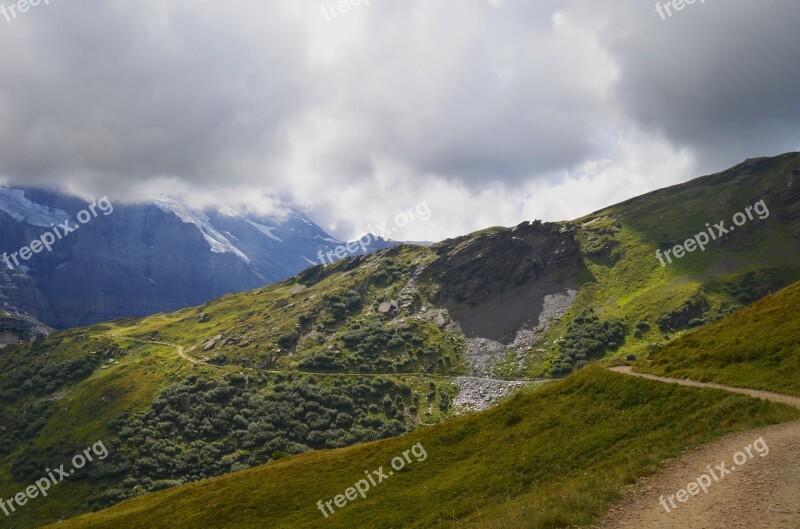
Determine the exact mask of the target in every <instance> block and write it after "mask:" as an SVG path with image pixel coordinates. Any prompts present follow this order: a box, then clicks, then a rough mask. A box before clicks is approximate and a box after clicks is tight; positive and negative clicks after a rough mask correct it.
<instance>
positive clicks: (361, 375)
mask: <svg viewBox="0 0 800 529" xmlns="http://www.w3.org/2000/svg"><path fill="white" fill-rule="evenodd" d="M111 336H112V337H114V338H118V339H120V340H129V341H131V342H139V343H152V344H156V345H166V346H169V347H174V348H175V349H176V351H177V353H178V356H180V357H181V358H183V359H184V360H187V361H189V362H191V363H192V364H195V365H204V366H209V367H214V368H217V369H219V368H220V367H221V366H217V365H214V364H209V363H208V362H204V361H202V360H197V359H196V358H192V357H191V356H189V355H187V354H186V352H185V351H184V349H183V347H181V346H180V345H178V344H175V343H169V342H158V341H155V340H141V339H139V338H131V337H128V336H119V335H118V334H111ZM261 372H263V373H272V374H278V375H285V374H287V373H296V374H300V375H310V376H319V377H341V376H343V377H357V378H369V377H391V376H412V377H425V378H438V379H443V380H450V381H453V380H456V379H463V380H469V381H476V382H496V383H504V384H513V385H522V384H531V383H537V384H538V383H543V382H548V380H545V379H528V380H504V379H497V378H481V377H466V376H457V375H454V376H450V375H436V374H433V373H402V372H400V373H336V372H332V373H323V372H316V371H299V370H282V371H281V370H275V369H264V370H261Z"/></svg>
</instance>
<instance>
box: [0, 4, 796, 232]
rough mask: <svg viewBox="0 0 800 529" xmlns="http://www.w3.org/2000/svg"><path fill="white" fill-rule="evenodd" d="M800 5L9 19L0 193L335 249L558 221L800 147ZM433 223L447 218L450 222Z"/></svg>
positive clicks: (297, 7) (245, 10) (261, 8)
mask: <svg viewBox="0 0 800 529" xmlns="http://www.w3.org/2000/svg"><path fill="white" fill-rule="evenodd" d="M798 15H800V5H798V4H797V3H796V2H794V1H793V0H765V1H764V2H760V3H758V4H755V3H753V2H749V1H745V0H726V2H724V3H722V2H707V3H706V4H699V3H698V4H695V5H693V6H690V7H687V9H685V10H684V11H682V12H680V13H677V14H676V16H674V17H672V18H670V19H669V20H666V21H665V20H661V18H660V17H659V16H658V15H657V13H656V12H655V10H654V9H653V6H652V5H651V4H650V3H647V2H645V3H642V2H639V1H634V0H571V1H569V2H568V3H567V4H565V3H564V2H562V1H556V0H542V1H539V2H526V1H523V0H505V1H500V0H467V1H464V0H439V1H437V2H429V1H425V0H408V1H406V2H385V1H381V2H379V1H372V2H370V4H368V5H367V4H364V3H362V4H361V5H360V6H358V7H353V8H351V9H350V10H348V11H347V12H346V13H339V14H338V15H337V17H336V18H335V19H332V20H329V17H326V16H324V15H323V14H322V12H321V6H320V4H319V3H315V2H309V1H307V0H281V1H278V0H269V1H266V2H265V1H264V0H258V1H257V0H231V1H229V2H224V3H223V2H210V1H207V0H203V1H197V0H142V1H140V2H135V3H132V2H126V1H122V0H102V1H101V0H85V1H84V2H81V3H78V4H76V3H69V2H58V1H53V2H51V4H50V6H40V7H39V8H38V9H35V10H30V11H29V12H27V13H25V14H24V16H22V17H20V18H19V19H17V20H13V21H11V22H5V21H4V20H2V19H0V25H2V26H3V27H2V29H3V32H2V33H0V46H2V47H3V49H4V50H13V52H7V53H4V54H2V56H0V71H2V72H3V75H2V77H0V175H2V176H3V177H5V178H6V179H7V180H10V181H13V182H15V183H21V184H28V185H31V184H46V185H56V186H60V187H63V188H65V189H69V190H72V191H75V192H78V193H82V194H94V195H97V196H101V195H109V196H114V197H116V198H117V200H124V199H126V200H141V199H145V198H149V197H153V196H157V195H160V194H161V193H170V194H182V195H184V196H186V197H189V198H190V200H191V201H192V202H193V203H196V204H212V205H215V204H216V205H219V204H222V203H224V204H226V205H231V206H234V207H247V208H250V209H254V210H257V211H261V212H270V211H275V210H276V209H279V207H280V205H279V203H280V202H290V203H293V204H298V205H300V206H302V207H304V208H306V209H307V210H308V211H309V214H310V216H311V217H312V218H313V219H315V220H317V221H319V222H320V223H321V224H322V225H323V226H325V227H328V228H329V229H331V230H332V231H334V232H335V234H336V235H338V236H340V237H350V236H355V235H358V234H359V232H361V231H363V230H365V229H366V227H367V226H369V225H370V224H373V225H374V224H376V223H379V222H381V221H382V219H383V218H385V217H391V216H393V215H395V214H396V213H397V212H398V211H401V210H402V209H403V208H405V207H411V206H413V205H415V204H417V203H419V202H421V201H423V200H426V201H427V202H428V203H429V204H430V205H431V208H432V213H433V217H432V218H431V220H430V221H428V222H426V223H415V224H414V225H411V226H409V227H407V229H405V230H403V231H402V232H401V233H399V234H398V238H408V239H428V240H430V239H436V238H441V237H445V236H452V235H457V234H460V233H464V232H466V231H469V230H471V229H479V228H482V227H485V226H488V225H495V224H514V223H517V222H519V221H522V220H526V219H530V218H535V217H543V218H545V219H548V220H561V219H564V218H569V217H574V216H578V215H581V214H584V213H587V212H589V211H591V210H594V209H598V208H600V207H602V206H604V205H607V204H608V203H611V202H615V201H617V200H622V199H624V198H628V197H629V196H632V194H633V193H639V192H644V191H648V190H652V189H655V188H657V187H660V186H662V185H666V184H668V183H675V182H678V181H681V180H685V179H687V178H689V177H691V176H695V175H696V174H698V171H704V172H705V171H710V170H712V169H722V168H724V167H725V166H726V165H731V164H733V163H736V162H738V161H740V160H741V159H743V158H746V157H750V156H755V155H760V154H772V153H777V152H780V151H785V150H792V149H797V147H798V140H800V138H798V133H797V131H798V130H800V127H798V125H800V123H798V121H800V105H798V104H797V103H798V100H797V99H798V97H797V93H798V90H797V87H798V84H799V83H800V64H798V62H800V58H798V56H797V54H795V53H794V50H796V49H798V44H800V42H798V41H799V40H800V34H799V33H798V32H797V28H796V25H797V24H796V23H797V20H799V19H800V16H798ZM437 210H438V212H439V214H438V215H437Z"/></svg>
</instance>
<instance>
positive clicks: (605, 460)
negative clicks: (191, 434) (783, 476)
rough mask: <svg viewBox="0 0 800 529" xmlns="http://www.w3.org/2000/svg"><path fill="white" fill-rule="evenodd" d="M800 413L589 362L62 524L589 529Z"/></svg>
mask: <svg viewBox="0 0 800 529" xmlns="http://www.w3.org/2000/svg"><path fill="white" fill-rule="evenodd" d="M798 417H800V411H798V410H794V409H791V408H789V407H785V406H781V405H776V404H772V403H768V402H765V401H759V400H755V399H750V398H747V397H744V396H741V395H734V394H728V393H724V392H719V391H711V390H697V389H694V388H685V387H680V386H672V385H667V384H661V383H657V382H651V381H647V380H642V379H635V378H632V377H626V376H624V375H618V374H615V373H610V372H607V371H604V370H603V369H601V368H598V367H589V368H586V369H584V370H582V371H580V372H578V373H575V374H573V375H572V376H570V377H568V378H567V379H565V380H563V381H561V382H556V383H553V384H551V385H549V386H546V387H544V388H541V389H539V390H536V391H529V392H525V393H523V394H518V395H517V396H516V397H514V398H512V399H510V400H509V401H507V402H505V403H504V404H501V405H500V406H498V407H497V408H495V409H492V410H489V411H486V412H483V413H478V414H473V415H469V416H466V417H462V418H459V419H455V420H453V421H448V422H445V423H442V424H439V425H436V426H433V427H430V428H426V429H424V430H419V431H417V432H413V433H410V434H408V435H405V436H401V437H398V438H393V439H387V440H385V441H379V442H374V443H367V444H364V445H358V446H354V447H349V448H344V449H339V450H333V451H320V452H311V453H307V454H303V455H300V456H297V457H292V458H288V459H285V460H281V461H277V462H274V463H270V464H268V465H265V466H261V467H258V468H255V469H250V470H246V471H243V472H238V473H235V474H231V475H228V476H224V477H221V478H214V479H212V480H210V481H205V482H202V483H197V484H191V485H186V486H183V487H178V488H175V489H170V490H167V491H162V492H156V493H153V494H149V495H147V496H144V497H142V498H137V499H135V500H130V501H126V502H123V503H122V504H120V505H117V506H115V507H113V508H111V509H108V510H105V511H102V512H99V513H96V514H92V515H87V516H82V517H79V518H76V519H74V520H67V521H65V522H63V523H60V524H57V525H54V526H53V527H54V528H56V527H57V528H58V529H71V528H73V527H74V528H78V527H80V528H82V529H105V528H108V529H116V528H118V527H125V528H128V529H151V528H152V527H153V524H154V521H156V520H157V524H158V526H159V527H170V528H174V529H182V528H186V529H189V528H194V527H199V526H202V527H205V528H208V529H215V528H219V529H222V528H229V527H237V528H240V529H248V528H253V529H256V528H258V529H260V528H262V527H264V524H265V520H268V521H269V526H270V527H274V528H276V529H280V528H286V529H303V528H309V529H311V528H318V527H322V526H324V527H329V528H331V529H337V528H341V529H352V528H353V527H370V528H374V529H389V528H395V527H425V528H441V529H451V528H452V527H454V526H457V527H469V528H473V529H495V528H499V527H503V528H506V529H522V528H526V529H530V528H553V527H569V526H576V525H585V524H587V523H589V522H591V521H592V520H593V519H595V518H596V517H597V516H599V515H600V514H602V513H604V512H605V510H606V509H607V508H608V507H609V506H610V504H611V503H612V502H613V501H614V500H615V499H616V498H617V497H618V496H619V495H620V493H621V492H622V491H623V489H624V487H625V486H626V485H627V484H630V483H633V482H635V481H636V479H637V478H638V477H639V476H642V475H644V474H648V473H651V472H653V471H654V470H655V469H657V468H658V466H659V464H660V463H661V462H663V461H664V460H665V459H667V458H671V457H675V456H676V455H678V454H679V453H681V452H682V451H684V450H686V449H691V448H692V447H695V446H698V445H700V444H702V443H705V442H708V441H710V440H712V439H714V438H717V437H719V436H721V435H724V434H725V433H727V432H731V431H740V430H747V429H752V428H757V427H763V426H766V425H768V424H773V423H777V422H781V421H785V420H790V419H795V418H798ZM416 443H421V444H422V445H423V446H424V448H425V450H426V452H427V454H428V458H427V460H426V461H424V462H419V463H415V464H414V465H413V466H409V467H407V468H406V469H405V470H403V471H402V472H396V473H395V475H394V477H392V478H391V480H389V481H387V482H386V483H382V484H380V485H379V486H378V487H379V488H376V489H374V490H372V491H370V492H369V494H368V496H367V498H366V499H361V498H359V499H358V500H356V501H353V502H351V503H350V504H349V505H347V506H346V507H345V508H343V509H340V510H338V511H337V512H336V513H335V514H334V515H332V516H330V517H329V518H328V519H323V517H322V514H321V512H320V511H319V510H318V508H317V501H319V500H322V501H326V500H328V499H330V498H332V497H333V496H334V495H336V494H339V493H340V492H341V491H343V490H345V489H346V488H347V487H349V486H351V485H352V484H353V483H354V482H355V481H357V480H359V479H361V478H362V477H363V475H364V470H365V469H377V468H379V467H381V466H382V467H383V468H384V469H385V470H387V471H388V470H389V461H390V460H391V459H392V458H393V457H395V456H397V455H400V454H402V452H403V451H404V450H408V449H409V448H410V447H411V446H412V445H414V444H416Z"/></svg>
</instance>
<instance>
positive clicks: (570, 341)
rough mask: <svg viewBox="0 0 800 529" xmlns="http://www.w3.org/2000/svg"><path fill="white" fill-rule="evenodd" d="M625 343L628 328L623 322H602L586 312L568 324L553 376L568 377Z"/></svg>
mask: <svg viewBox="0 0 800 529" xmlns="http://www.w3.org/2000/svg"><path fill="white" fill-rule="evenodd" d="M624 341H625V325H624V324H623V323H622V322H621V321H619V320H613V319H612V320H605V321H601V320H600V318H599V317H598V316H597V315H596V314H594V311H591V310H590V311H586V312H583V313H582V314H580V315H579V316H578V317H577V318H575V320H573V321H572V323H570V324H569V327H568V328H567V334H566V336H564V338H563V339H562V340H561V342H560V344H559V347H560V355H559V357H558V358H557V359H556V360H555V362H554V363H553V369H552V373H553V375H554V376H560V375H566V374H568V373H570V372H571V371H573V370H574V369H578V368H581V367H583V366H584V365H586V364H587V363H589V361H590V360H592V359H595V358H599V357H601V356H603V355H604V354H605V353H606V352H607V351H613V350H616V349H617V348H618V347H619V346H620V345H622V343H623V342H624Z"/></svg>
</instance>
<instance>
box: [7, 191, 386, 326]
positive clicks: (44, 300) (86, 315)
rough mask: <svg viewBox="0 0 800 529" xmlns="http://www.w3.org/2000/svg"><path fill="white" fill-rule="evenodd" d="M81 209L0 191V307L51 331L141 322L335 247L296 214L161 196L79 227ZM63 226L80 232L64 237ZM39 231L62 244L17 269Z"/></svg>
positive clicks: (260, 281)
mask: <svg viewBox="0 0 800 529" xmlns="http://www.w3.org/2000/svg"><path fill="white" fill-rule="evenodd" d="M86 209H87V202H86V201H85V200H83V199H81V198H77V197H73V196H68V195H64V194H61V193H56V192H52V191H45V190H41V189H10V188H0V252H5V254H7V255H8V256H12V254H13V253H14V252H17V253H18V255H20V256H19V257H17V262H18V263H19V265H18V266H15V265H14V262H13V260H9V261H8V263H4V262H0V303H7V304H9V305H11V306H14V307H16V308H17V309H18V310H20V311H24V312H25V313H29V314H31V315H33V316H34V317H36V318H38V319H39V320H41V321H43V322H44V323H46V324H48V325H50V326H53V327H57V328H64V327H74V326H81V325H88V324H92V323H96V322H99V321H107V320H110V319H114V318H119V317H129V316H144V315H148V314H153V313H157V312H167V311H173V310H177V309H180V308H183V307H187V306H192V305H198V304H201V303H204V302H205V301H208V300H209V299H212V298H215V297H218V296H221V295H223V294H227V293H229V292H236V291H242V290H248V289H252V288H257V287H259V286H263V285H265V284H268V283H272V282H276V281H280V280H282V279H286V278H288V277H291V276H293V275H294V274H296V273H298V272H300V271H302V270H303V269H305V268H307V267H309V266H312V265H316V264H320V255H324V254H326V253H329V252H333V251H334V250H335V249H336V248H337V247H340V246H342V245H343V244H344V243H343V242H342V241H339V240H337V239H336V238H334V237H331V236H330V235H329V234H327V233H326V232H325V231H324V230H322V228H320V227H319V226H317V225H316V224H314V223H313V222H311V221H310V220H308V219H307V218H306V217H305V216H304V215H303V214H302V213H300V212H299V211H297V210H289V211H288V213H287V214H286V215H284V216H282V217H281V218H280V219H278V218H266V217H258V216H253V215H248V214H240V213H237V212H235V211H234V210H231V209H230V208H220V209H218V210H207V211H198V210H195V209H192V208H191V207H189V206H187V205H186V204H185V203H183V202H182V201H181V200H180V199H178V198H175V197H162V198H161V199H159V200H158V201H155V202H153V203H147V204H139V205H122V204H113V212H111V213H110V214H107V215H106V214H99V215H96V216H94V217H92V218H91V219H89V220H88V221H87V222H85V223H83V222H79V220H86V216H85V215H84V217H83V218H81V217H79V215H80V212H81V211H85V210H86ZM65 222H68V223H69V225H71V226H78V227H79V228H80V229H76V230H74V231H73V232H71V233H67V234H64V233H63V232H64V231H65V230H63V229H61V230H59V228H58V226H59V225H61V224H63V223H65ZM48 232H50V233H56V234H59V235H62V237H59V239H58V240H56V241H55V242H54V243H53V244H52V245H51V247H52V251H40V252H39V253H36V254H34V255H32V256H30V258H29V259H27V260H23V259H22V255H21V254H20V249H22V248H24V247H27V246H30V245H31V243H32V241H35V240H37V239H39V240H41V238H42V237H43V236H44V234H45V233H48ZM392 244H394V243H392V242H388V241H383V240H377V241H375V242H374V243H372V244H371V245H370V246H369V251H375V250H379V249H382V248H386V247H388V246H391V245H392ZM359 252H361V250H360V249H359V250H357V251H356V252H355V253H359ZM9 264H10V265H11V267H9V266H8V265H9Z"/></svg>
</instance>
